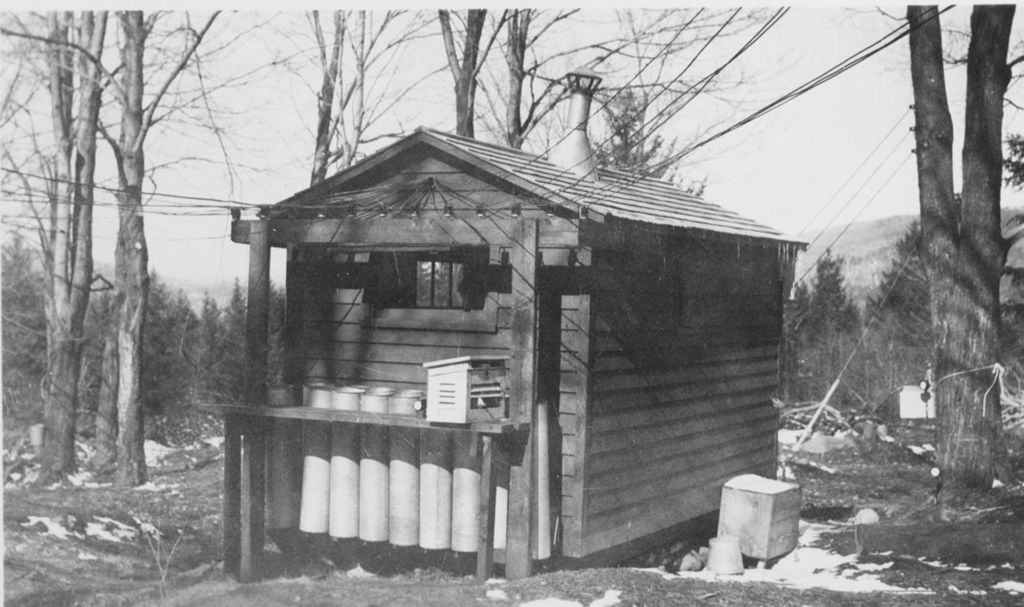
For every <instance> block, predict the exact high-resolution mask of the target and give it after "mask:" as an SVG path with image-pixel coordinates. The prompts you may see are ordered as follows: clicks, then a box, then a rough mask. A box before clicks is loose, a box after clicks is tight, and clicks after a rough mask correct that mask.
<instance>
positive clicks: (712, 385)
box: [580, 236, 782, 555]
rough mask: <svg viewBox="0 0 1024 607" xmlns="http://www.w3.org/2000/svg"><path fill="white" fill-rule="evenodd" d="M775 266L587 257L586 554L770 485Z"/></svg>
mask: <svg viewBox="0 0 1024 607" xmlns="http://www.w3.org/2000/svg"><path fill="white" fill-rule="evenodd" d="M641 242H642V241H641ZM774 263H776V262H775V260H774V256H772V255H766V254H764V253H763V251H761V250H760V249H759V248H754V247H740V246H736V245H732V246H730V245H729V244H728V243H717V242H710V243H709V242H696V243H695V242H692V241H687V240H685V239H682V238H675V239H673V238H668V237H664V236H661V237H658V238H656V239H653V240H652V241H651V245H650V246H647V247H644V246H643V245H642V244H639V245H638V246H637V247H634V249H633V250H631V251H626V252H623V251H617V252H615V253H614V254H612V253H610V252H602V251H595V252H594V253H593V262H592V269H591V271H592V275H591V282H590V285H591V293H592V312H593V333H592V336H591V337H592V338H591V340H590V345H591V348H592V352H591V355H590V358H591V363H590V376H589V382H590V392H589V403H588V408H587V420H586V433H587V434H586V445H585V464H584V465H583V466H582V469H583V475H584V479H583V489H584V496H585V497H584V501H583V504H584V507H583V511H582V523H583V527H582V534H581V535H582V543H581V546H580V552H581V554H583V555H588V554H592V553H594V552H599V551H602V550H605V549H608V548H612V547H614V546H617V545H620V544H623V543H626V542H630V541H633V540H637V539H640V538H643V537H645V536H648V535H651V534H654V533H657V532H658V531H660V530H663V529H667V528H669V527H672V526H674V525H677V524H679V523H680V522H683V521H686V520H689V519H692V518H695V517H697V516H700V515H703V514H705V513H707V512H710V511H712V510H714V509H716V508H717V507H718V501H719V498H720V486H721V484H722V483H723V482H724V481H725V480H727V479H728V478H730V477H732V476H735V475H737V474H741V473H745V472H755V473H759V474H765V475H772V474H773V473H774V457H775V431H776V421H777V418H776V415H775V411H774V409H773V408H772V406H771V402H770V397H771V396H772V394H773V393H774V391H775V389H776V387H777V382H778V342H779V338H780V331H781V313H782V311H781V307H780V305H779V301H780V298H779V295H778V291H779V289H780V288H781V278H780V277H781V274H780V272H779V271H778V267H777V266H776V265H773V264H774Z"/></svg>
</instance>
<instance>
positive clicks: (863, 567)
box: [856, 552, 893, 571]
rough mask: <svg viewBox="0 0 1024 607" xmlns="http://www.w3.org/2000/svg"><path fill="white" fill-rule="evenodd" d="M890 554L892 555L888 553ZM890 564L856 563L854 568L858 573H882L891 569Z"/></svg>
mask: <svg viewBox="0 0 1024 607" xmlns="http://www.w3.org/2000/svg"><path fill="white" fill-rule="evenodd" d="M890 554H892V553H891V552H890ZM892 565H893V564H892V563H857V564H856V567H857V569H859V570H860V571H883V570H885V569H892Z"/></svg>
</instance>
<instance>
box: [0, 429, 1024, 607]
mask: <svg viewBox="0 0 1024 607" xmlns="http://www.w3.org/2000/svg"><path fill="white" fill-rule="evenodd" d="M890 434H892V435H893V437H894V438H895V442H892V443H886V442H864V441H860V440H854V441H851V444H850V445H849V446H847V447H846V448H843V449H839V450H835V451H830V452H828V453H825V454H824V455H822V456H818V455H815V456H810V457H809V458H807V460H808V461H809V462H810V465H807V464H796V463H790V464H789V470H788V471H787V474H791V475H792V477H793V478H791V480H793V481H794V482H798V483H800V485H801V487H802V492H803V509H802V518H803V519H804V523H802V528H810V527H813V528H814V529H820V530H821V532H820V534H818V536H817V537H816V539H815V540H814V545H815V548H814V550H817V552H807V553H805V554H822V555H824V554H828V555H829V557H830V558H833V557H834V558H838V559H846V560H845V561H844V562H843V564H841V565H839V566H838V567H835V566H832V565H829V564H826V563H824V561H823V562H822V564H821V566H820V568H821V570H822V571H824V570H826V569H830V570H831V571H832V572H831V575H835V576H836V578H835V579H837V580H843V579H845V580H846V581H851V580H852V582H853V583H854V585H856V584H855V583H856V580H858V579H861V578H860V577H858V576H861V575H865V574H864V572H865V571H870V572H871V577H872V578H873V580H874V582H872V583H880V584H882V585H884V586H885V588H886V590H885V591H867V592H863V591H860V592H852V591H837V590H835V589H828V588H819V587H801V586H794V585H792V584H788V585H787V584H778V583H771V582H765V581H748V580H749V579H750V578H751V576H752V575H753V574H752V573H751V572H749V571H748V572H747V573H746V574H744V576H739V577H741V578H747V580H743V579H731V578H730V579H727V578H715V577H714V576H712V575H706V572H701V573H697V574H688V575H684V574H679V575H672V574H668V573H665V572H664V571H659V570H657V569H654V568H652V569H647V570H640V569H635V568H626V567H622V568H616V569H583V570H575V571H555V572H549V573H544V574H541V575H537V576H534V577H531V578H529V579H526V580H518V581H514V582H512V581H504V580H492V581H490V582H488V583H481V582H477V581H476V580H474V579H473V578H471V577H466V576H463V575H459V573H458V572H457V571H452V570H448V571H444V570H440V569H437V568H417V569H413V570H412V571H406V572H402V573H397V574H393V575H375V574H372V573H368V572H366V571H365V570H364V569H363V567H361V566H359V567H357V566H354V565H352V564H343V565H342V566H341V567H332V566H330V565H329V564H327V563H325V562H322V561H319V560H313V561H307V562H298V561H295V560H289V559H286V558H284V557H283V556H282V555H281V554H280V553H277V552H271V553H270V554H269V564H270V569H271V570H272V572H273V573H272V577H271V578H270V579H268V580H266V581H264V582H261V583H257V584H246V585H242V584H238V583H236V582H235V581H233V580H232V579H230V578H227V577H225V576H224V575H223V572H222V570H221V567H220V527H219V525H220V507H221V503H220V495H221V478H222V464H223V462H222V460H221V459H220V457H219V453H220V449H219V445H218V444H217V443H216V442H211V443H209V444H203V443H200V444H197V445H194V446H192V447H190V448H183V449H177V450H165V453H164V457H163V458H162V459H161V460H159V462H156V461H154V463H156V465H155V466H154V467H153V469H152V470H151V483H150V484H149V485H147V486H144V487H142V488H139V489H136V490H132V491H117V490H114V489H111V488H110V487H109V485H108V484H106V482H107V481H108V480H109V479H104V478H91V477H90V476H89V475H83V476H82V477H80V478H77V479H75V482H77V483H78V485H79V486H73V485H71V484H69V485H67V486H63V487H54V488H49V489H35V488H31V487H29V486H27V485H25V484H24V483H19V482H17V481H16V480H14V479H13V477H11V476H10V473H11V472H12V471H13V470H19V471H20V473H21V474H24V470H25V469H26V465H25V462H24V461H22V460H19V459H18V458H17V457H15V456H14V455H12V454H14V453H16V452H18V449H17V448H16V447H17V445H15V444H13V443H12V441H11V440H5V454H6V455H5V479H7V480H6V481H5V488H4V544H5V546H4V602H5V604H7V605H90V606H91V605H138V604H152V605H175V606H193V605H194V606H200V605H210V604H217V605H218V606H219V607H229V606H234V605H238V606H244V607H254V606H275V605H296V604H301V605H366V606H369V605H474V606H477V605H496V606H498V605H517V604H530V602H531V601H540V602H538V603H534V605H535V606H539V605H549V606H553V605H556V604H557V605H565V606H568V605H573V604H579V605H594V606H595V607H597V606H600V607H610V606H611V605H615V604H620V605H649V606H657V605H681V604H692V605H752V604H771V605H865V604H870V605H890V604H892V605H896V604H899V605H963V604H968V605H969V604H978V605H982V604H983V605H1017V604H1020V603H1021V602H1022V601H1024V592H1022V591H1021V589H1024V485H1017V486H1012V487H1002V488H1000V489H996V490H994V491H993V492H991V493H988V494H984V495H978V496H973V497H968V498H966V499H964V500H962V501H959V502H958V503H955V504H952V503H945V504H939V503H937V502H936V501H935V499H934V493H935V483H936V481H935V479H934V478H932V476H931V474H930V469H931V467H932V463H931V461H930V454H929V451H927V448H926V447H925V446H926V445H927V444H929V443H930V444H934V442H935V441H934V429H933V428H932V427H931V425H929V424H926V423H918V424H911V423H903V424H897V425H893V426H892V427H891V428H890ZM909 447H915V448H917V450H918V451H920V452H921V455H917V454H915V453H913V452H912V451H911V449H910V448H909ZM22 452H24V450H22ZM1019 455H1020V453H1019V451H1016V452H1015V456H1016V457H1019ZM1018 463H1019V459H1018ZM823 468H824V469H826V470H832V472H829V471H825V470H823ZM1021 475H1022V476H1024V470H1022V474H1021ZM863 508H871V509H873V510H875V511H876V512H877V513H878V514H879V515H880V517H881V521H880V523H879V524H878V525H874V526H861V527H859V528H855V527H854V526H853V525H852V524H849V523H850V521H851V520H852V517H853V516H854V514H855V513H856V512H857V511H859V510H861V509H863ZM154 531H159V532H160V533H159V534H156V533H154ZM147 538H148V539H147ZM156 538H159V542H157V539H156ZM676 539H677V538H666V545H669V544H671V543H672V542H674V541H675V540H676ZM857 554H860V557H859V558H857V557H856V555H857ZM805 558H807V557H805ZM815 558H817V557H815ZM654 560H655V561H657V557H656V558H654ZM653 564H655V565H656V564H657V563H656V562H655V563H653ZM780 565H781V563H780ZM804 565H805V566H806V565H807V563H806V562H805V563H804ZM368 567H369V568H370V569H373V567H372V566H369V565H368ZM449 569H451V568H449ZM164 573H166V577H164ZM864 579H867V578H866V577H865V578H864ZM865 588H869V589H870V588H873V587H870V586H865ZM908 591H909V592H908ZM1014 591H1016V592H1017V593H1016V594H1015V593H1014ZM553 599H560V600H562V601H565V602H562V603H556V602H554V601H553ZM545 600H546V601H545Z"/></svg>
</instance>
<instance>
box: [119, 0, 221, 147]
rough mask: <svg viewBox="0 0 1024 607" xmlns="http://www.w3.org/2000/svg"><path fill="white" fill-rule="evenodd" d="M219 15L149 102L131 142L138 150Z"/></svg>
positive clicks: (191, 46)
mask: <svg viewBox="0 0 1024 607" xmlns="http://www.w3.org/2000/svg"><path fill="white" fill-rule="evenodd" d="M219 14H220V11H215V12H214V13H213V14H212V15H210V18H209V19H208V20H207V21H206V25H204V26H203V28H202V29H201V30H199V31H198V32H197V33H196V35H195V38H194V39H193V40H192V44H191V45H190V46H189V47H188V48H187V49H186V50H185V53H184V54H183V55H182V57H181V60H180V61H179V62H178V64H177V65H176V66H175V67H174V69H172V70H171V73H170V75H168V76H167V79H166V80H165V81H164V83H163V85H162V86H161V87H160V89H159V90H158V91H157V93H156V95H155V96H154V97H153V100H152V101H150V102H149V105H148V106H146V109H145V111H144V115H143V118H142V128H141V129H140V130H139V136H138V138H137V140H136V141H134V142H131V144H132V145H133V146H134V147H135V149H136V150H141V149H142V142H143V141H144V140H145V138H146V132H147V131H148V130H149V128H150V126H152V120H153V114H154V113H155V112H156V108H157V107H158V106H159V105H160V100H161V99H162V98H163V96H164V94H166V93H167V89H169V88H170V87H171V83H173V82H174V80H175V79H176V78H177V77H178V75H179V74H180V73H181V72H182V71H183V70H184V69H185V66H186V65H188V62H189V60H191V58H192V54H193V53H195V52H196V49H197V48H199V43H201V42H202V41H203V37H204V36H205V35H206V32H208V31H209V30H210V27H211V26H213V22H214V20H216V19H217V15H219ZM152 17H153V15H150V18H152ZM147 30H148V28H147Z"/></svg>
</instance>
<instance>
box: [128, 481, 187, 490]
mask: <svg viewBox="0 0 1024 607" xmlns="http://www.w3.org/2000/svg"><path fill="white" fill-rule="evenodd" d="M177 486H178V485H177V483H175V484H173V485H158V484H156V483H154V482H153V481H149V482H147V483H145V484H143V485H139V486H138V487H133V488H132V491H167V490H168V489H173V488H175V487H177Z"/></svg>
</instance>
